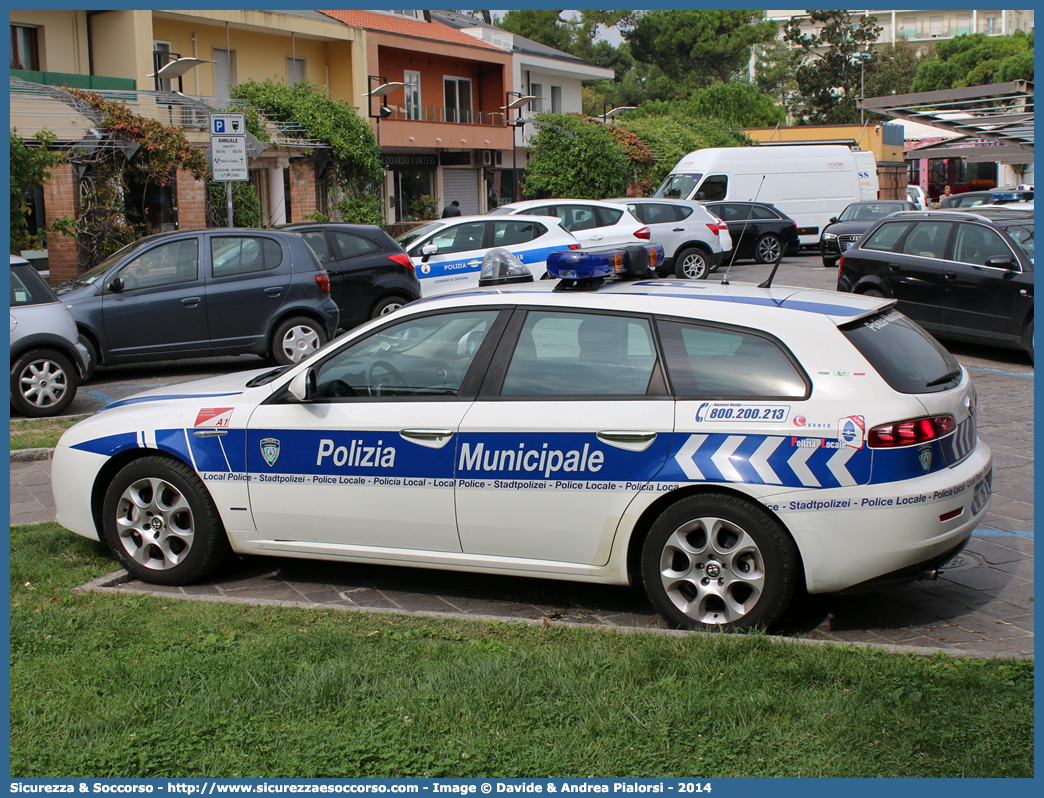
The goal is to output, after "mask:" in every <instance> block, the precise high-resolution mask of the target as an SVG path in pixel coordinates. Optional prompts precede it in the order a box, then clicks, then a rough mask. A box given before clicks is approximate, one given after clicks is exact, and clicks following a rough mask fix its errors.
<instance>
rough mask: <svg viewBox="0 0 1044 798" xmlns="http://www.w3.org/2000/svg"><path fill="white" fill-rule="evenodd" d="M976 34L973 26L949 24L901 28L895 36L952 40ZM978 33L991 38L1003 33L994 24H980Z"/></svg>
mask: <svg viewBox="0 0 1044 798" xmlns="http://www.w3.org/2000/svg"><path fill="white" fill-rule="evenodd" d="M975 32H976V28H975V26H973V25H950V24H948V23H947V24H944V25H942V26H939V27H932V26H931V25H928V26H923V27H915V28H903V27H900V28H899V30H898V31H896V34H895V35H896V38H898V39H952V38H953V37H954V36H961V35H964V34H970V33H975ZM978 32H979V33H985V34H987V35H989V36H999V35H1000V32H1001V31H1000V25H999V24H998V23H994V22H990V23H986V22H980V23H979V24H978ZM881 38H882V39H884V38H885V37H884V36H882V37H881Z"/></svg>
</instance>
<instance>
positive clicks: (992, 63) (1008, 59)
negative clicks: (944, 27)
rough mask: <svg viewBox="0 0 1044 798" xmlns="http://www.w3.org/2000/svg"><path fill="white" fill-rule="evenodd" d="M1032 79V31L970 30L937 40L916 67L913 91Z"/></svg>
mask: <svg viewBox="0 0 1044 798" xmlns="http://www.w3.org/2000/svg"><path fill="white" fill-rule="evenodd" d="M1010 80H1033V31H1030V32H1029V33H1028V34H1027V33H1025V32H1024V31H1015V32H1014V33H1013V34H1011V35H1010V36H987V35H986V34H985V33H971V34H964V35H962V36H957V37H955V38H953V39H949V40H947V41H941V42H939V43H938V44H937V45H936V46H935V57H934V58H930V59H928V60H926V61H925V62H924V63H922V64H921V65H920V68H919V69H918V70H917V77H916V78H915V80H914V82H913V91H940V90H943V89H958V88H962V87H964V86H982V85H986V84H990V83H1006V82H1007V81H1010Z"/></svg>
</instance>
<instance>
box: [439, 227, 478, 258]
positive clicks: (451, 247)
mask: <svg viewBox="0 0 1044 798" xmlns="http://www.w3.org/2000/svg"><path fill="white" fill-rule="evenodd" d="M485 233H486V223H485V222H467V223H465V224H457V225H453V226H451V227H447V228H445V229H443V230H440V231H439V232H437V233H436V234H435V235H434V237H433V238H432V239H431V243H432V244H434V245H435V246H437V247H438V248H439V254H440V255H452V254H454V253H456V252H469V251H470V250H473V249H481V248H482V237H483V236H484V235H485Z"/></svg>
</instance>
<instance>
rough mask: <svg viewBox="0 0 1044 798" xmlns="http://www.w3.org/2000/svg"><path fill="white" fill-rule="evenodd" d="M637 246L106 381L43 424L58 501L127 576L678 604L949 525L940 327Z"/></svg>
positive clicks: (963, 379) (759, 594)
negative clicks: (318, 333)
mask: <svg viewBox="0 0 1044 798" xmlns="http://www.w3.org/2000/svg"><path fill="white" fill-rule="evenodd" d="M655 249H656V248H650V250H649V253H647V254H648V255H649V256H651V257H647V256H641V257H637V256H635V255H634V253H633V252H631V253H629V254H626V255H624V256H621V255H620V254H619V253H618V254H617V255H615V256H608V257H605V256H602V255H600V254H598V253H591V252H587V251H580V252H575V253H568V254H565V255H562V256H559V257H555V258H551V259H550V261H549V264H548V268H549V272H550V273H551V275H552V276H553V277H555V278H557V282H555V281H537V282H526V283H520V284H507V283H510V282H513V281H514V280H517V279H519V277H518V274H519V273H518V270H517V269H516V271H515V272H514V276H512V277H511V278H510V279H507V280H503V281H497V280H492V281H490V283H491V284H490V285H487V286H486V287H480V288H476V289H472V290H468V291H464V292H460V293H455V294H451V295H445V296H440V297H435V298H431V299H422V300H420V301H418V302H414V303H412V304H410V305H408V306H406V307H404V308H402V309H401V310H399V311H397V312H396V313H394V314H392V315H390V316H386V317H382V318H380V319H375V320H373V321H371V322H369V323H367V324H365V325H363V326H360V327H358V328H356V329H355V330H353V331H352V332H350V333H348V334H346V335H344V336H342V337H341V338H338V339H337V340H335V341H333V342H331V343H329V344H328V345H327V346H326V347H324V348H323V349H321V350H319V351H318V352H316V353H315V354H313V355H312V356H310V357H309V358H307V359H306V360H304V361H302V362H301V363H298V364H295V365H292V366H288V367H285V368H282V369H277V370H274V371H260V372H254V373H250V374H235V375H231V376H227V377H220V378H215V379H209V380H202V381H199V382H195V383H189V384H185V385H180V386H168V387H165V388H159V389H156V390H152V391H148V392H146V393H143V394H140V395H138V396H135V397H133V398H130V399H126V400H123V401H119V402H116V403H114V404H112V405H109V406H108V407H107V408H105V409H103V410H102V411H100V412H98V413H97V414H96V415H95V416H93V417H92V418H90V419H87V420H85V421H82V422H80V423H79V424H77V425H76V426H74V427H73V428H72V429H70V430H69V431H68V432H67V433H66V434H65V435H64V436H63V437H62V439H61V441H60V443H59V445H58V447H57V450H56V452H55V455H54V461H53V468H52V481H53V485H54V493H55V504H56V507H57V518H58V521H59V522H60V523H61V524H62V525H63V526H65V527H67V528H68V529H71V530H72V531H74V532H76V533H78V534H80V535H83V536H85V537H88V538H92V539H101V540H105V541H106V542H107V543H108V545H109V546H110V547H111V549H112V551H113V552H114V553H115V555H116V556H117V557H118V558H119V560H120V562H121V563H122V564H123V565H124V567H126V569H127V570H128V571H129V572H130V573H131V574H132V575H133V576H135V577H137V578H139V579H142V580H145V581H148V582H154V583H160V584H167V585H181V584H185V583H188V582H192V581H194V580H199V579H202V578H203V577H205V576H206V575H207V574H208V572H210V571H211V569H213V568H214V567H215V566H216V565H217V564H218V562H219V561H221V560H222V559H223V558H224V557H225V555H226V554H227V553H228V552H229V550H232V551H235V552H239V553H241V554H259V555H278V556H284V557H300V558H315V559H324V560H342V561H351V562H363V563H373V564H375V565H410V566H418V567H425V568H443V569H457V570H465V571H481V572H485V573H497V574H510V575H514V576H530V577H546V578H555V579H572V580H580V581H589V582H603V583H609V584H616V585H627V584H633V583H636V582H641V583H643V584H644V587H645V589H646V590H647V592H648V594H649V596H650V598H651V600H652V602H653V603H654V604H655V606H656V607H657V609H658V611H659V612H660V613H661V614H662V615H663V616H664V618H665V619H667V620H668V621H669V622H670V623H671V624H673V625H677V626H682V627H689V628H725V629H743V628H748V627H754V626H762V627H763V626H768V625H769V624H771V623H772V622H773V621H775V620H776V619H778V618H779V617H780V615H781V614H782V612H783V611H784V609H785V608H786V606H787V604H788V602H789V601H790V599H791V597H792V596H793V595H794V593H795V591H796V590H797V589H798V587H799V586H800V585H803V586H804V587H805V588H807V590H808V591H809V592H811V593H822V592H832V591H840V590H843V589H847V588H853V587H858V586H866V585H869V584H876V583H878V582H880V581H884V580H893V579H895V580H901V579H905V580H910V579H917V578H924V577H926V576H929V575H931V574H932V572H933V570H934V569H936V568H937V567H938V566H939V565H941V564H942V563H944V562H945V561H947V560H948V559H949V558H951V557H953V556H954V554H955V553H957V552H958V551H960V550H961V548H962V547H963V546H964V545H965V543H966V542H967V540H968V538H969V536H970V535H971V532H972V530H973V529H974V528H975V527H976V525H977V524H978V523H979V522H980V521H981V520H982V519H983V517H984V516H985V514H986V512H987V508H988V506H989V501H990V486H991V463H992V459H991V455H990V451H989V449H988V448H987V447H986V446H985V445H984V444H983V443H982V442H981V441H979V440H978V438H977V436H976V416H975V413H976V397H975V390H974V388H973V387H972V384H971V380H970V379H969V377H968V374H967V372H966V371H965V370H964V369H963V368H961V367H960V366H959V365H958V364H957V362H956V361H955V360H954V359H953V357H952V356H951V355H950V354H949V353H947V352H946V350H944V349H943V348H942V347H940V346H939V345H938V344H937V343H936V342H935V340H934V339H933V338H932V337H931V336H929V335H928V334H927V333H925V332H924V331H923V330H922V329H921V328H920V327H918V326H917V325H916V324H914V323H913V322H911V321H910V320H909V319H907V318H906V317H904V316H903V315H902V314H900V313H898V312H896V311H895V310H894V308H893V303H892V302H891V301H889V300H885V299H880V298H873V297H866V296H857V295H850V294H834V293H823V292H817V291H812V290H807V289H803V288H787V287H782V286H775V287H761V286H754V285H749V284H734V285H724V284H722V285H719V284H715V283H711V282H707V281H699V282H692V281H666V280H656V279H648V278H647V277H645V276H642V275H645V274H647V269H648V267H649V266H655V263H654V262H649V261H655V259H656V257H657V253H656V252H655ZM640 254H641V253H639V255H640ZM635 264H637V266H636V265H635ZM515 265H516V266H517V261H516V262H515ZM614 271H615V272H617V273H619V272H623V274H624V276H628V274H627V273H628V272H633V275H634V276H632V278H631V279H603V278H604V277H606V276H607V275H611V274H612V273H613V272H614ZM499 283H504V284H499Z"/></svg>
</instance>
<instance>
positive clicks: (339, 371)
mask: <svg viewBox="0 0 1044 798" xmlns="http://www.w3.org/2000/svg"><path fill="white" fill-rule="evenodd" d="M499 312H500V311H497V310H483V311H475V310H471V311H464V312H459V313H440V314H436V315H432V316H422V317H419V318H417V317H413V318H410V319H407V320H405V321H401V322H399V323H398V324H392V325H390V326H388V327H382V328H381V329H380V330H378V331H377V332H375V333H373V334H372V335H368V336H367V337H366V338H364V339H362V340H361V341H357V342H356V343H354V344H352V345H351V346H348V347H346V348H344V349H342V350H340V351H339V352H337V353H336V354H334V355H332V356H331V357H329V358H328V359H326V360H325V361H324V362H323V363H322V364H320V366H319V368H318V369H317V372H316V396H317V397H318V398H319V399H343V398H350V397H379V396H432V397H439V396H456V395H457V393H458V392H459V391H460V386H461V383H463V381H464V377H465V375H466V374H467V373H468V369H469V368H470V367H471V362H472V361H473V360H474V359H475V354H476V353H477V352H478V349H479V346H480V344H481V343H482V340H483V338H484V337H485V335H486V333H487V332H488V331H489V329H490V327H491V326H492V325H493V322H494V321H495V320H496V318H497V315H498V313H499Z"/></svg>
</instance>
